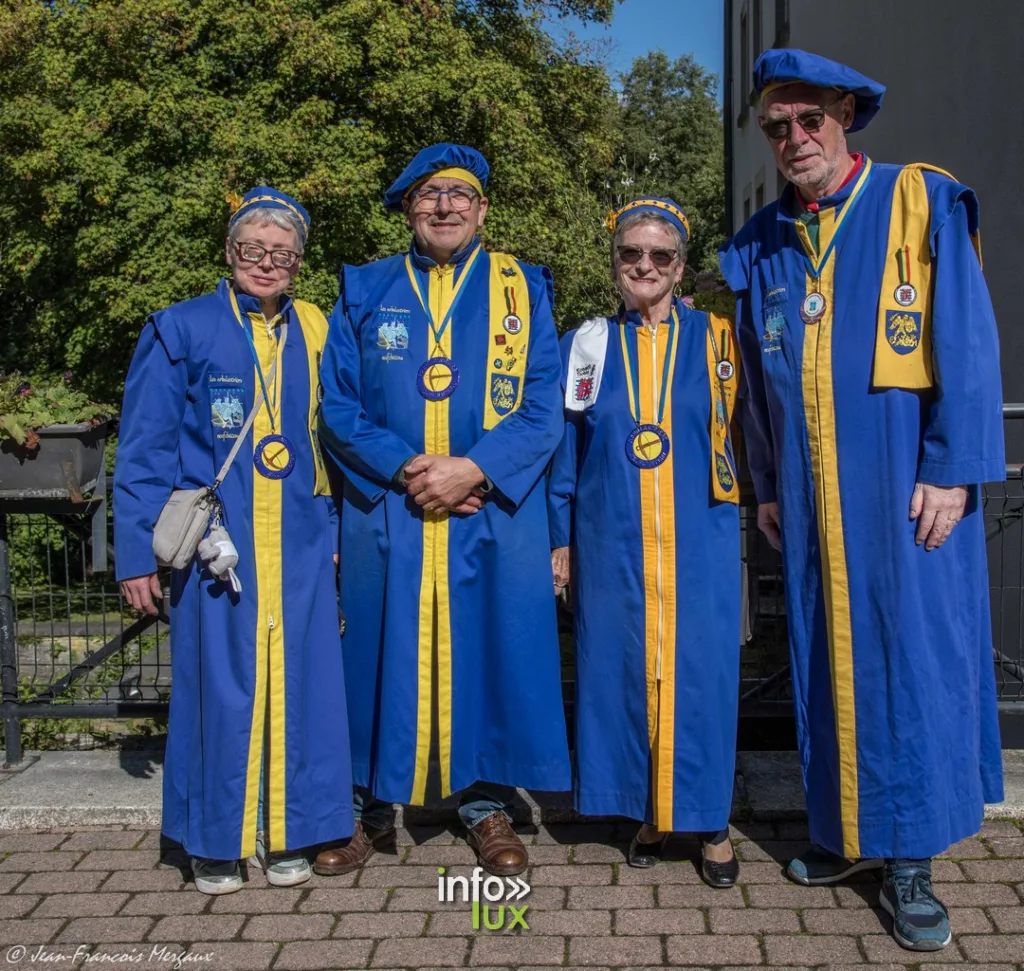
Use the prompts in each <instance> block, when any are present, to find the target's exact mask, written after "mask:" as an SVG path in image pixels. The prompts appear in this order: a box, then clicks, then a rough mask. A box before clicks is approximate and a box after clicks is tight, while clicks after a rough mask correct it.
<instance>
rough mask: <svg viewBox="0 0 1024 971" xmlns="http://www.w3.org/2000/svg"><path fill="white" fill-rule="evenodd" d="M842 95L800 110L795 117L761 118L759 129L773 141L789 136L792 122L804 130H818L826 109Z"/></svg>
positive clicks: (822, 122) (839, 99)
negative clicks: (825, 102)
mask: <svg viewBox="0 0 1024 971" xmlns="http://www.w3.org/2000/svg"><path fill="white" fill-rule="evenodd" d="M844 97H846V96H845V95H842V94H841V95H839V97H838V98H836V99H835V100H834V101H830V102H829V103H828V104H827V105H824V106H822V107H821V108H808V109H807V110H806V111H801V112H800V114H798V115H797V116H796V117H795V118H778V119H776V120H775V121H766V120H765V119H764V118H762V119H761V131H763V132H764V133H765V134H766V135H767V136H768V137H769V138H770V139H771V140H772V141H773V142H781V141H782V139H784V138H789V136H790V134H791V132H792V131H793V125H794V123H795V124H797V125H799V126H800V127H801V128H802V129H803V130H804V131H805V132H812V131H818V130H819V129H820V128H821V126H822V125H824V124H825V115H826V114H827V113H828V112H827V111H826V109H827V108H831V107H832V105H834V104H835V103H836V101H842V99H843V98H844Z"/></svg>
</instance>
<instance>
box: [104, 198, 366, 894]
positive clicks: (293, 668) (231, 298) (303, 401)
mask: <svg viewBox="0 0 1024 971" xmlns="http://www.w3.org/2000/svg"><path fill="white" fill-rule="evenodd" d="M236 203H237V204H238V205H237V209H236V210H235V212H234V214H233V215H232V217H231V220H230V224H229V236H228V239H227V241H226V244H225V255H226V259H227V263H228V265H229V267H230V268H231V276H230V279H225V280H222V281H221V282H220V284H219V285H218V286H217V289H216V290H215V291H214V292H212V293H208V294H206V295H204V296H201V297H197V298H195V299H193V300H186V301H184V302H182V303H177V304H174V305H173V306H171V307H168V308H166V309H165V310H161V311H159V312H158V313H155V314H153V315H152V316H151V317H150V318H149V320H147V322H146V325H145V327H144V328H143V331H142V334H141V336H140V338H139V343H138V347H137V348H136V351H135V356H134V357H133V359H132V363H131V368H130V370H129V372H128V378H127V381H126V384H125V393H124V407H123V411H122V419H121V432H120V444H119V448H118V452H117V464H116V470H115V473H114V525H115V546H116V565H117V576H118V579H119V580H120V581H121V589H122V592H123V594H124V596H125V599H126V600H127V601H128V602H129V603H130V604H131V605H132V606H133V607H135V608H137V609H139V610H141V611H144V612H146V613H148V614H156V613H157V612H158V606H157V603H156V602H155V601H157V600H159V599H160V596H161V593H160V584H159V582H158V581H157V574H156V568H157V563H156V560H155V557H154V554H153V527H154V524H155V523H156V520H157V517H158V516H159V515H160V511H161V509H162V508H163V506H164V503H166V501H167V499H168V498H169V496H170V495H171V493H172V491H173V490H175V489H198V488H201V487H204V486H209V485H211V484H212V483H213V481H214V479H215V477H217V475H218V471H219V470H220V468H221V465H222V463H223V462H224V461H225V459H226V458H227V456H228V453H229V452H230V451H231V449H232V447H233V446H234V445H235V444H236V443H237V441H238V439H239V436H243V439H242V442H241V447H240V449H239V451H238V453H237V456H236V458H235V461H234V462H233V464H232V465H231V467H230V468H229V470H228V472H227V474H226V476H225V478H224V481H223V482H222V483H221V484H220V486H219V489H218V490H217V495H218V498H219V499H220V503H221V513H220V525H222V526H223V527H224V528H225V529H226V530H227V532H228V533H229V534H230V540H231V541H232V542H233V544H234V547H235V548H236V549H237V553H238V563H237V566H235V567H234V573H233V575H227V574H225V575H224V576H223V578H220V577H218V576H215V575H214V574H213V573H212V572H211V570H210V569H209V568H208V567H207V566H205V565H204V563H203V561H202V559H201V558H200V557H196V558H195V559H193V561H192V562H191V563H189V565H188V566H187V567H185V568H184V569H180V570H179V569H176V570H172V572H171V577H170V617H171V669H172V694H171V710H170V723H169V726H168V738H167V752H166V762H165V767H164V800H163V824H162V831H163V833H164V834H165V835H166V836H168V837H170V838H172V839H174V840H176V841H178V842H179V843H181V844H182V845H183V846H184V848H185V850H186V851H187V852H188V853H189V854H190V855H191V856H192V858H193V860H192V868H193V872H194V875H195V881H196V886H197V888H198V889H199V890H201V891H202V892H203V893H208V894H223V893H231V892H233V891H235V890H239V889H241V887H242V875H241V871H240V867H239V860H240V859H244V858H251V859H250V863H252V864H254V865H257V866H259V867H261V868H262V869H263V870H264V871H265V872H266V876H267V880H268V882H269V883H270V884H271V885H274V886H292V885H295V884H298V883H302V882H304V881H305V880H308V879H309V877H310V875H311V870H310V865H309V862H308V860H307V859H306V856H305V855H304V854H303V852H302V851H303V849H304V848H307V847H310V846H312V845H313V844H316V843H321V842H326V841H328V840H334V839H340V838H343V837H346V836H348V835H350V834H351V833H352V825H353V824H352V806H351V792H352V787H351V771H350V765H349V755H348V751H349V746H348V724H347V715H346V708H345V691H344V673H343V670H342V658H341V636H340V631H339V615H338V605H337V595H336V586H335V563H336V559H337V557H336V551H337V538H338V524H337V515H336V513H335V509H334V504H333V502H332V499H331V496H330V492H329V489H328V484H327V475H326V470H325V467H324V464H323V460H322V458H321V455H320V451H319V446H318V443H317V438H316V431H315V429H316V420H317V412H318V410H319V397H320V395H319V376H318V374H319V366H320V356H321V352H322V350H323V346H324V343H325V341H326V338H327V322H326V320H325V319H324V316H323V314H322V313H321V311H320V310H319V309H317V308H316V307H315V306H313V305H312V304H308V303H303V302H302V301H299V300H293V299H291V298H290V297H289V296H288V295H287V294H288V291H289V290H290V288H291V286H292V284H293V281H294V279H295V276H296V274H297V273H298V271H299V268H300V266H301V265H302V254H303V248H304V246H305V241H306V234H307V231H308V228H309V214H308V213H307V212H306V210H305V209H304V208H303V207H302V206H301V205H300V204H299V203H298V202H297V201H296V200H295V199H293V198H291V197H290V196H288V195H286V194H285V193H283V192H279V191H277V190H275V189H272V188H270V187H268V186H257V187H256V188H254V189H252V190H251V191H250V192H248V193H246V195H245V196H244V197H242V198H241V199H237V197H236ZM260 393H262V394H263V396H264V400H263V402H262V403H261V406H260V407H259V409H258V410H256V411H255V417H254V419H253V421H252V425H251V428H250V427H248V426H247V425H246V419H247V417H248V416H249V415H250V412H251V411H252V410H253V406H254V403H255V401H256V399H257V396H258V395H259V394H260ZM200 552H202V551H200Z"/></svg>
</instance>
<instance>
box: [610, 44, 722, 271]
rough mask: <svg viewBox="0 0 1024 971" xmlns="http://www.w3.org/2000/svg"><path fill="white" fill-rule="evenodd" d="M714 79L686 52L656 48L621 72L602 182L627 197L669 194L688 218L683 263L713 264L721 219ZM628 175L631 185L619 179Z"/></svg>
mask: <svg viewBox="0 0 1024 971" xmlns="http://www.w3.org/2000/svg"><path fill="white" fill-rule="evenodd" d="M716 92H717V79H716V78H715V76H714V75H713V74H709V73H708V72H707V71H705V70H704V69H703V68H702V67H701V66H700V65H699V64H697V63H696V62H695V61H694V60H693V58H692V57H690V56H689V55H686V56H684V57H680V58H679V59H678V60H676V61H675V62H672V61H669V59H668V58H667V57H666V56H665V55H664V54H663V53H661V51H655V52H652V53H650V54H648V55H647V56H646V57H641V58H637V60H636V61H634V62H633V67H632V69H631V70H630V71H629V73H628V74H627V75H626V76H625V78H624V79H623V85H622V98H621V105H620V114H619V121H618V128H619V139H618V143H617V145H616V164H615V166H614V168H613V169H612V173H611V175H610V176H609V179H608V182H609V185H610V187H611V189H612V190H614V191H616V192H617V193H618V194H619V195H623V196H624V197H625V198H626V199H627V200H628V199H629V198H630V197H632V196H634V195H638V194H640V192H643V193H644V194H651V195H658V196H669V197H671V198H673V199H675V200H676V201H677V202H678V203H680V204H681V205H682V206H683V208H684V209H685V210H686V213H687V216H688V218H689V220H690V229H691V232H692V242H691V244H690V247H689V266H690V267H691V268H692V269H693V270H694V271H698V272H699V271H708V270H715V269H717V267H718V259H717V256H716V252H717V249H718V245H719V243H721V242H722V239H723V233H722V226H723V224H724V221H725V212H724V199H725V195H724V192H725V181H724V180H725V171H724V164H723V147H722V121H721V112H720V110H719V108H718V103H717V100H716ZM631 179H632V180H633V184H632V185H630V186H623V182H624V181H626V182H628V181H629V180H631Z"/></svg>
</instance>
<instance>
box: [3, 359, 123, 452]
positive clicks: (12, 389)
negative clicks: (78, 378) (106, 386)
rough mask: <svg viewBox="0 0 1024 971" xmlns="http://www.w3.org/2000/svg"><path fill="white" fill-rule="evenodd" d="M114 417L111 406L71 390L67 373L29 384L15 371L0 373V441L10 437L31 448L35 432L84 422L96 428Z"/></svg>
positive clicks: (35, 380)
mask: <svg viewBox="0 0 1024 971" xmlns="http://www.w3.org/2000/svg"><path fill="white" fill-rule="evenodd" d="M115 414H117V409H116V408H115V407H114V406H113V405H104V404H100V403H99V402H96V401H90V400H89V396H88V395H87V394H85V393H84V392H82V391H76V390H75V389H74V388H72V387H71V373H70V372H69V371H65V372H64V374H62V375H49V376H47V375H43V376H39V377H36V378H33V379H32V380H31V381H29V380H27V379H26V377H25V375H23V374H21V373H20V372H18V371H10V372H8V373H7V374H0V440H2V439H5V438H12V439H14V441H15V442H17V443H18V444H19V445H22V446H24V447H25V448H29V449H33V448H36V447H37V446H38V445H39V436H38V435H37V434H36V429H39V428H45V427H46V426H47V425H75V424H78V423H80V422H86V421H87V422H91V423H92V424H94V425H96V424H98V423H99V422H101V421H103V420H105V419H107V418H110V417H112V416H113V415H115Z"/></svg>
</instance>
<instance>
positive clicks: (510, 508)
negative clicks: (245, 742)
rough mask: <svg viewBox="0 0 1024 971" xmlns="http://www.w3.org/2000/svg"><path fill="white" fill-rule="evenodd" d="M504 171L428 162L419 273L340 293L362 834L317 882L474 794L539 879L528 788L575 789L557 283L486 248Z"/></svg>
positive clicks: (509, 847)
mask: <svg viewBox="0 0 1024 971" xmlns="http://www.w3.org/2000/svg"><path fill="white" fill-rule="evenodd" d="M488 171H489V170H488V165H487V162H486V160H485V159H484V157H483V156H482V155H481V154H480V153H479V152H477V151H475V150H473V149H471V148H466V147H464V146H461V145H448V144H442V145H434V146H432V147H430V148H426V149H424V150H423V151H421V152H420V153H419V154H418V155H417V156H416V157H415V158H414V159H413V160H412V162H411V163H410V164H409V165H408V166H407V167H406V169H405V171H404V172H402V174H401V175H400V176H399V177H398V179H397V180H396V181H395V183H394V184H393V185H392V186H391V188H389V189H388V191H387V193H386V194H385V196H384V204H385V206H386V207H387V209H388V210H389V211H391V212H402V213H404V214H405V218H406V221H407V223H408V225H409V227H410V228H411V229H412V231H413V235H414V239H413V242H412V245H411V247H410V249H409V252H408V253H407V254H403V255H400V256H393V257H390V258H389V259H385V260H380V261H378V262H376V263H371V264H369V265H367V266H362V267H354V266H346V267H344V268H343V270H342V273H341V299H340V300H339V301H338V304H337V307H336V308H335V311H334V316H333V317H332V319H331V327H330V336H329V338H328V343H327V348H326V351H325V356H324V362H323V367H322V371H321V379H322V382H323V385H324V389H325V394H324V400H323V404H322V409H323V410H322V413H321V414H322V418H321V426H320V427H321V439H322V441H323V442H324V443H325V444H326V445H327V447H328V448H329V449H330V450H331V452H332V453H333V454H334V455H335V456H336V458H337V459H338V461H339V462H340V464H341V466H342V468H343V470H344V473H345V482H344V494H343V505H342V513H341V521H342V540H341V597H342V607H343V609H344V611H345V614H346V617H347V620H348V625H347V632H346V635H345V638H344V642H343V646H344V655H345V677H346V689H347V691H348V704H349V724H350V732H351V739H352V760H353V776H354V779H355V783H356V798H355V810H356V816H357V829H356V833H355V835H354V836H353V837H352V839H351V840H350V841H349V842H348V843H347V844H345V845H342V846H339V847H335V848H332V849H327V850H325V851H324V852H322V853H321V854H320V855H319V856H318V857H317V859H316V864H315V869H316V870H317V872H318V873H324V874H337V873H345V872H348V871H351V870H354V869H357V868H358V867H360V866H362V865H363V863H364V862H365V861H366V859H367V858H368V857H369V856H370V854H371V853H372V852H373V850H374V848H375V847H376V846H379V845H380V844H381V843H383V842H385V841H387V840H388V839H390V838H391V837H392V836H393V834H394V826H393V819H392V813H391V804H392V803H395V802H400V803H411V804H413V805H422V804H424V803H426V802H427V801H428V800H430V799H431V798H432V797H434V796H436V795H437V794H438V793H439V794H440V795H441V796H447V795H449V794H450V793H453V792H457V791H459V790H462V794H461V798H460V807H459V814H460V816H461V818H462V821H463V822H464V823H465V825H466V828H467V830H468V833H469V835H468V840H469V843H470V845H471V846H472V847H473V848H474V849H475V850H476V852H477V855H478V858H479V862H480V864H481V866H483V867H484V868H485V869H487V870H489V871H490V872H491V873H494V874H496V875H499V876H506V875H512V874H515V873H521V872H522V871H523V870H524V869H525V868H526V866H527V862H528V861H527V853H526V849H525V847H524V846H523V844H522V841H521V840H520V839H519V837H518V836H516V834H515V833H514V832H513V830H512V828H511V826H510V818H509V815H508V810H509V808H510V801H511V798H512V794H513V791H514V790H513V788H512V787H514V786H523V787H526V788H531V789H547V790H552V789H553V790H560V789H567V788H569V783H570V780H569V761H568V746H567V743H566V736H565V720H564V716H563V712H562V697H561V680H560V665H559V654H558V635H557V628H556V622H555V603H554V599H553V598H552V596H551V565H550V558H549V557H550V547H549V544H548V524H547V510H546V503H545V494H544V483H543V481H542V478H543V475H544V471H545V469H546V467H547V464H548V461H549V459H550V458H551V456H552V455H553V453H554V451H555V448H556V447H557V446H558V443H559V441H560V439H561V436H562V401H561V392H560V384H559V382H560V375H561V363H560V359H559V354H558V337H557V333H556V331H555V323H554V319H553V317H552V284H551V274H550V272H549V271H548V270H547V269H546V268H543V267H534V266H528V265H526V264H524V263H520V262H519V261H518V260H516V259H514V258H513V257H511V256H507V255H505V254H502V253H488V252H487V251H486V250H484V249H483V248H482V247H481V245H480V241H479V239H478V238H477V235H476V234H477V230H478V229H479V228H480V226H482V225H483V222H484V218H485V216H486V214H487V208H488V200H487V199H486V197H485V196H484V194H483V193H484V186H485V185H486V183H487V176H488ZM434 750H436V755H437V757H436V759H435V758H433V757H432V751H434Z"/></svg>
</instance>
